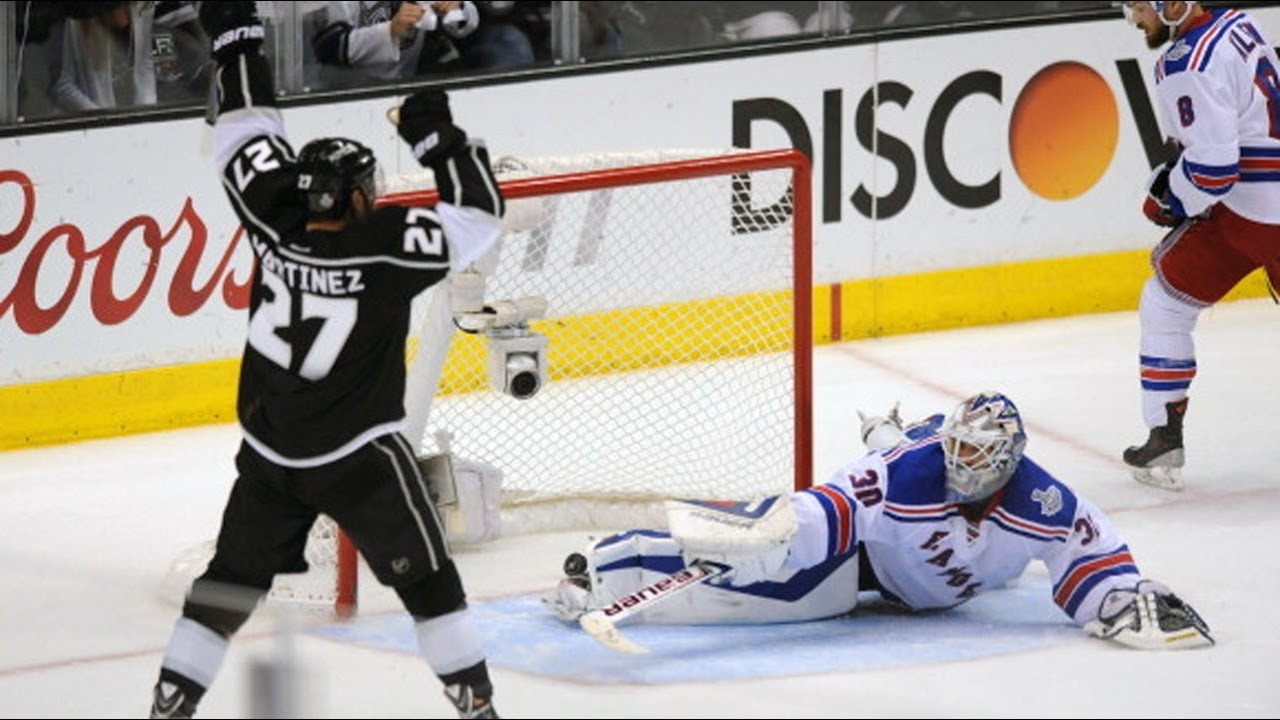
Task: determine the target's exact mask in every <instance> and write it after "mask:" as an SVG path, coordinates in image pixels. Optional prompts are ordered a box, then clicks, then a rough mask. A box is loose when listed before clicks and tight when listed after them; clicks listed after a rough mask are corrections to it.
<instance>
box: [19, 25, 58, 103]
mask: <svg viewBox="0 0 1280 720" xmlns="http://www.w3.org/2000/svg"><path fill="white" fill-rule="evenodd" d="M63 22H64V21H63V11H62V3H60V2H56V1H54V0H46V1H44V2H40V1H37V2H20V3H18V7H17V23H16V26H15V27H14V40H15V42H16V45H15V47H17V49H18V53H17V58H16V62H17V65H16V66H17V88H18V117H19V118H20V119H24V120H30V119H33V118H42V117H48V116H50V115H53V114H55V113H56V110H55V109H54V106H53V101H52V98H51V97H50V95H49V88H50V87H51V86H52V85H53V81H54V79H56V78H57V76H58V66H59V64H60V63H59V56H58V54H56V53H55V51H57V52H61V48H62V24H63ZM55 36H56V37H57V41H54V40H53V38H54V37H55Z"/></svg>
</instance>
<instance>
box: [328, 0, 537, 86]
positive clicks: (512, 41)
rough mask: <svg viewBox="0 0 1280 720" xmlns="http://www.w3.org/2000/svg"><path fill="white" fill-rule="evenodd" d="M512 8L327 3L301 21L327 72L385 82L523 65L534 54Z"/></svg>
mask: <svg viewBox="0 0 1280 720" xmlns="http://www.w3.org/2000/svg"><path fill="white" fill-rule="evenodd" d="M514 5H515V3H492V2H471V1H470V0H466V1H464V2H457V1H456V0H447V1H445V0H436V1H434V2H425V1H423V2H401V1H400V0H395V1H394V2H388V1H386V0H375V1H368V0H362V1H361V2H329V3H325V4H324V7H323V9H322V10H321V11H318V12H315V13H312V16H311V18H310V19H309V22H311V23H312V24H314V25H315V26H317V29H316V30H315V31H314V33H313V34H312V38H311V48H312V50H313V52H314V53H315V56H316V59H317V60H318V61H319V62H320V63H321V67H322V68H324V69H326V70H328V71H332V70H340V69H341V68H348V69H352V70H355V71H358V72H359V73H360V74H361V75H363V76H364V77H366V78H374V79H377V80H386V81H393V80H410V79H413V78H416V77H422V76H425V75H439V74H442V73H452V72H457V71H464V70H484V69H489V68H496V67H519V66H523V65H529V64H531V63H533V62H534V60H535V52H534V48H533V45H532V44H531V41H530V38H529V37H528V36H527V35H526V34H525V32H524V30H522V29H521V27H520V25H519V24H517V23H516V22H514V21H515V20H516V19H517V17H523V16H524V15H523V13H521V14H520V15H518V16H517V14H516V13H515V12H514V11H516V10H517V8H515V7H514ZM525 9H526V8H520V10H521V11H523V10H525ZM326 75H329V76H333V73H332V72H327V73H326Z"/></svg>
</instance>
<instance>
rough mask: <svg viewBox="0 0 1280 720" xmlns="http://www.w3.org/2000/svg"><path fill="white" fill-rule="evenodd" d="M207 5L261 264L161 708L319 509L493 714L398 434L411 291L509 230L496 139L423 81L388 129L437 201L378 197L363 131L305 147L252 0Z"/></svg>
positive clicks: (298, 553)
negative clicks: (491, 151)
mask: <svg viewBox="0 0 1280 720" xmlns="http://www.w3.org/2000/svg"><path fill="white" fill-rule="evenodd" d="M199 19H200V24H201V26H202V27H203V28H204V30H205V32H206V33H207V34H208V36H209V37H210V38H211V39H212V47H213V58H214V61H215V62H216V64H217V71H216V78H215V81H216V87H217V89H218V97H217V101H218V113H217V122H216V123H215V125H214V129H213V133H214V154H215V158H216V162H217V166H218V168H219V172H220V179H221V181H222V184H223V186H224V187H225V188H226V191H227V195H228V197H229V199H230V200H231V204H232V207H233V208H234V209H235V211H236V213H237V214H238V216H239V218H240V221H241V223H242V224H243V226H244V229H245V232H246V234H247V236H248V238H249V243H250V247H251V248H252V250H253V252H254V255H255V258H256V260H257V265H256V268H255V272H254V278H253V286H252V288H251V291H250V302H249V318H248V320H249V322H248V339H247V342H246V344H245V348H244V356H243V358H242V361H241V366H240V384H239V390H238V393H239V394H238V398H237V416H238V418H239V421H240V426H241V430H242V438H243V440H242V442H241V445H240V448H239V452H238V453H237V455H236V468H237V470H238V472H239V476H238V477H237V479H236V481H235V484H234V485H233V486H232V488H231V494H230V497H229V498H228V500H227V505H226V509H225V511H224V513H223V516H222V526H221V528H220V530H219V532H218V539H217V545H216V550H215V553H214V556H213V558H212V560H210V562H209V566H208V569H207V570H206V571H205V572H204V574H202V575H201V576H200V577H199V578H197V579H196V580H195V582H194V583H193V584H192V587H191V590H190V592H189V593H188V595H187V599H186V602H185V603H184V605H183V608H182V616H181V617H180V618H178V620H177V621H176V622H175V624H174V627H173V632H172V634H171V635H170V638H169V644H168V647H167V648H166V650H165V654H164V659H163V660H162V662H161V666H160V677H159V680H158V681H157V682H156V685H155V689H154V692H153V704H152V707H151V717H192V716H193V715H194V713H195V711H196V707H197V704H198V703H199V701H200V700H201V698H202V696H203V695H204V694H205V692H206V690H207V689H208V688H209V687H210V685H211V684H212V683H213V681H214V678H215V677H216V675H217V673H218V670H219V668H220V666H221V664H222V661H223V658H224V656H225V655H226V652H227V647H228V644H229V642H230V639H231V636H232V635H233V634H234V633H235V632H236V631H237V630H239V628H240V627H241V626H242V625H243V624H244V623H245V621H246V620H247V619H248V618H249V615H250V614H251V613H252V611H253V609H254V607H255V606H256V604H257V602H258V601H259V600H260V599H261V598H262V597H263V596H265V595H266V593H267V591H268V590H269V589H270V587H271V584H272V580H273V579H274V577H275V576H276V575H277V574H278V573H290V572H302V571H305V570H306V567H307V565H306V562H305V560H304V559H303V548H304V546H305V544H306V540H307V534H308V530H309V529H310V528H311V525H312V523H313V522H314V521H315V519H316V517H317V514H318V513H324V514H326V515H328V516H330V517H332V518H333V519H334V520H336V521H337V522H338V524H339V525H340V526H341V527H342V528H343V529H344V530H345V531H346V532H347V534H348V535H349V536H350V538H351V540H352V541H353V543H354V544H355V546H356V548H357V549H358V550H359V551H360V553H361V556H362V557H363V558H364V560H365V561H366V563H367V564H368V566H369V568H370V569H371V570H372V571H373V573H374V574H375V575H376V576H377V578H378V580H379V582H381V583H382V584H384V585H387V586H389V587H391V588H392V589H394V590H395V592H396V594H397V595H398V596H399V597H400V600H401V602H402V603H403V605H404V607H405V609H406V610H407V611H408V612H409V614H410V616H411V617H412V618H413V624H414V630H415V635H416V638H417V640H418V645H419V651H420V653H421V655H422V657H423V658H424V659H425V660H426V662H427V664H428V666H429V667H430V668H431V670H432V671H433V672H434V673H435V675H436V676H437V677H438V678H439V679H440V681H441V683H442V684H443V685H444V687H445V694H446V696H447V697H448V698H449V700H450V701H451V702H452V703H453V705H454V706H455V707H456V708H457V712H458V715H459V716H460V717H464V718H474V717H480V718H485V717H497V715H496V713H495V711H494V706H493V703H492V695H493V687H492V684H491V682H490V679H489V673H488V669H487V666H486V662H485V655H484V650H483V648H482V647H481V643H480V637H479V633H478V632H477V630H476V628H475V626H474V624H473V621H472V618H471V615H470V613H469V610H468V607H467V603H466V595H465V593H464V591H463V586H462V580H461V579H460V577H459V575H458V571H457V568H456V567H455V565H454V562H453V560H452V558H450V555H449V549H448V546H447V545H446V542H445V533H444V529H443V528H442V526H441V523H440V519H439V517H438V516H437V514H436V511H435V508H434V507H433V505H432V502H431V499H430V497H429V493H428V489H427V483H426V481H425V480H424V478H423V475H422V472H421V471H420V469H419V463H418V459H417V458H416V457H415V453H414V452H413V450H412V448H411V446H410V444H409V442H408V441H406V440H405V438H404V436H403V435H402V434H401V430H402V429H403V427H404V424H405V408H404V393H405V342H406V335H407V333H408V327H409V316H410V302H411V301H412V299H413V298H414V296H416V295H418V294H419V293H420V292H421V291H422V290H424V289H425V288H427V287H429V286H431V285H434V284H436V283H438V282H441V281H442V280H444V279H445V278H446V277H447V276H448V275H449V274H450V273H451V272H452V271H454V270H458V269H461V268H465V267H467V266H468V265H470V264H471V263H472V262H474V261H475V260H476V259H478V258H480V257H481V256H482V255H483V254H484V253H486V252H488V250H489V249H490V248H492V247H493V246H494V244H495V243H496V242H497V240H498V237H499V235H500V230H501V221H500V219H499V218H500V217H501V216H502V213H503V200H502V197H501V195H500V194H499V192H498V190H497V183H496V182H495V180H494V178H493V173H492V170H491V168H490V166H489V157H488V153H487V152H486V151H485V149H484V146H483V145H482V144H481V143H479V142H478V141H475V140H469V139H468V137H467V134H466V133H465V132H464V131H463V130H462V129H461V128H459V127H458V126H456V125H454V124H453V118H452V114H451V113H450V110H449V103H448V98H447V97H446V96H445V94H444V93H443V92H441V91H439V90H430V89H428V90H422V91H419V92H417V93H414V94H413V95H411V96H410V97H409V98H408V99H407V100H405V102H404V104H403V105H402V106H401V107H400V109H399V115H398V122H397V131H398V132H399V134H400V136H401V137H402V138H403V139H404V140H405V142H406V143H408V145H409V147H410V148H411V151H412V152H413V154H414V156H415V158H416V159H417V160H418V162H419V163H420V164H422V165H423V166H424V167H428V168H431V170H432V171H433V173H434V174H435V176H436V181H437V187H438V188H439V192H440V201H439V203H438V204H437V205H436V206H435V207H434V208H423V207H415V208H409V207H403V206H386V207H380V208H375V207H374V200H375V199H376V197H377V194H378V182H377V179H378V165H377V161H376V159H375V158H374V156H373V153H372V152H371V151H370V150H369V149H368V148H366V147H365V146H363V145H362V144H360V143H359V142H357V141H355V140H351V139H347V138H333V137H328V138H320V139H317V140H313V141H311V142H309V143H307V144H306V145H304V146H303V147H302V149H301V150H300V151H299V152H298V154H297V156H296V157H295V155H294V152H293V149H292V147H291V146H290V144H289V141H288V139H287V137H286V135H285V132H284V124H283V121H282V119H281V115H280V113H279V111H278V110H277V109H276V105H275V98H276V94H275V91H274V88H273V81H272V77H271V66H270V64H269V63H268V61H267V58H266V57H265V55H264V54H263V52H262V44H263V38H264V31H263V26H262V24H261V22H260V20H259V18H258V15H257V12H256V10H255V3H253V2H205V3H201V5H200V9H199ZM236 598H238V599H239V600H238V601H233V602H227V600H235V599H236Z"/></svg>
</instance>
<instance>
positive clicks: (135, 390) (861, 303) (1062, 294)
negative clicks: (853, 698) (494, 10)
mask: <svg viewBox="0 0 1280 720" xmlns="http://www.w3.org/2000/svg"><path fill="white" fill-rule="evenodd" d="M1148 257H1149V253H1148V252H1147V251H1133V252H1121V253H1106V254H1100V255H1087V256H1082V257H1072V258H1063V259H1054V260H1035V261H1029V262H1019V263H1010V264H1007V265H998V266H988V267H978V268H965V269H959V270H944V271H938V272H930V273H920V274H916V275H902V276H894V277H885V278H876V279H871V280H856V281H850V282H845V283H840V288H841V305H840V315H841V328H840V329H841V338H842V339H843V340H855V339H859V338H867V337H880V336H886V335H901V334H909V333H921V332H931V331H935V330H946V329H951V328H957V327H968V326H976V325H992V324H1001V323H1010V322H1021V321H1026V320H1037V319H1044V318H1054V317H1065V316H1069V315H1087V314H1095V313H1105V312H1120V311H1126V310H1129V311H1131V310H1134V309H1136V308H1137V303H1138V294H1139V292H1140V291H1141V289H1142V284H1143V283H1144V282H1146V279H1147V278H1148V277H1149V276H1150V274H1151V268H1150V265H1149V261H1148ZM831 287H832V286H830V285H824V286H820V287H815V288H814V298H813V301H814V313H813V314H814V339H815V342H817V343H819V344H822V343H827V342H830V341H831V338H832V332H831V318H832V307H831ZM1266 296H1267V284H1266V277H1265V275H1264V274H1263V273H1262V272H1261V271H1259V272H1255V273H1253V274H1251V275H1250V276H1249V277H1247V278H1245V280H1244V281H1243V282H1241V283H1240V284H1239V285H1238V286H1236V287H1235V288H1234V289H1233V290H1232V291H1231V292H1230V293H1229V294H1228V295H1227V296H1226V297H1225V298H1224V299H1223V301H1224V302H1227V301H1233V300H1242V299H1246V298H1258V297H1266ZM702 302H704V303H706V304H707V307H706V308H703V311H704V312H706V313H708V317H713V316H714V313H715V312H716V311H717V309H718V307H719V304H720V303H722V302H730V301H721V300H713V301H702ZM671 310H672V308H659V309H656V310H655V309H646V310H641V311H636V310H628V311H624V312H627V313H635V312H649V313H653V312H659V313H662V312H668V311H671ZM616 325H617V326H618V327H625V326H626V323H621V322H619V323H616ZM708 327H710V324H708ZM536 329H538V330H539V331H541V332H545V333H547V334H548V335H549V336H550V338H551V343H552V345H551V347H552V348H555V350H554V352H560V353H567V355H565V356H564V357H562V358H560V365H561V366H562V367H568V366H569V365H568V364H567V363H566V362H564V361H565V360H566V359H569V358H574V357H576V356H580V355H582V354H584V352H585V349H587V347H588V345H589V349H590V352H591V354H594V355H600V354H604V355H606V356H609V357H612V358H613V359H614V360H615V362H616V366H614V367H612V368H611V370H612V371H621V370H627V369H634V368H636V367H652V366H656V365H661V364H664V363H667V362H671V361H672V359H673V357H674V355H672V354H671V353H672V352H673V351H674V349H675V348H676V347H677V343H678V340H679V339H678V338H671V339H670V342H668V343H665V344H663V345H661V346H659V347H658V349H659V352H658V353H657V354H656V355H645V356H640V355H637V354H635V353H633V352H630V351H629V350H628V348H629V343H628V337H627V335H626V334H625V333H623V332H619V333H616V334H610V335H605V336H600V335H598V334H597V335H594V336H593V337H591V338H590V340H589V342H588V340H587V339H584V338H581V337H575V335H574V333H573V323H569V322H566V321H563V320H562V321H548V322H544V323H541V324H539V325H537V326H536ZM697 331H698V330H693V329H691V332H697ZM702 331H703V332H707V331H708V330H707V329H706V328H704V329H702ZM714 346H715V347H720V348H721V349H722V351H723V352H724V354H726V355H727V354H732V347H733V343H732V342H731V341H727V339H726V338H721V339H719V340H718V341H717V343H715V344H714ZM477 351H479V350H477ZM1136 351H1137V349H1136V346H1135V348H1134V352H1136ZM554 360H556V358H555V356H553V361H554ZM556 364H557V363H556V362H552V363H551V366H552V368H553V377H555V375H554V372H555V367H556ZM239 366H240V361H239V359H230V360H217V361H211V362H201V363H194V364H190V365H173V366H166V367H160V368H150V369H146V370H133V371H128V372H119V373H108V374H103V375H92V376H86V377H79V378H70V379H66V380H54V381H49V382H40V383H32V384H27V385H11V386H6V387H0V450H15V449H23V448H33V447H39V446H43V445H52V444H57V443H66V442H74V441H79V440H89V439H93V438H105V437H115V436H119V435H128V434H133V433H142V432H152V431H156V430H170V429H174V428H181V427H189V426H193V425H202V424H209V423H224V422H232V421H234V420H235V387H236V378H237V375H238V372H239ZM450 372H455V371H452V370H450V369H449V368H448V367H446V378H448V377H450V375H449V374H448V373H450ZM446 382H450V381H446ZM467 382H469V383H470V384H469V385H468V384H467V383H466V382H464V383H463V384H462V386H460V387H457V388H454V390H455V391H461V390H467V389H477V388H476V385H477V383H476V381H475V380H474V379H473V380H471V381H467Z"/></svg>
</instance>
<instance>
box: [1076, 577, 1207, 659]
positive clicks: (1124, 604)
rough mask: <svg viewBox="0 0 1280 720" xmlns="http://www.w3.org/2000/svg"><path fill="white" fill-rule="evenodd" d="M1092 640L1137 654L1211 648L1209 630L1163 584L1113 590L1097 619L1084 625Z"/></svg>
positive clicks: (1146, 581)
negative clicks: (1129, 648)
mask: <svg viewBox="0 0 1280 720" xmlns="http://www.w3.org/2000/svg"><path fill="white" fill-rule="evenodd" d="M1085 630H1087V631H1088V632H1089V634H1090V635H1093V636H1094V637H1098V638H1102V639H1103V640H1114V641H1116V642H1118V643H1120V644H1121V645H1127V646H1129V647H1133V648H1138V649H1140V650H1174V649H1181V648H1196V647H1205V646H1208V645H1213V644H1214V640H1213V637H1212V636H1211V635H1209V626H1208V625H1207V624H1205V621H1204V620H1202V619H1201V618H1200V615H1199V614H1198V613H1197V612H1196V611H1195V610H1194V609H1192V607H1191V606H1190V605H1188V604H1187V603H1185V602H1183V601H1182V599H1181V598H1179V597H1178V596H1177V595H1174V594H1173V593H1172V592H1171V591H1170V590H1169V588H1167V587H1165V585H1164V584H1163V583H1159V582H1156V581H1154V580H1143V581H1142V582H1140V583H1138V584H1137V586H1136V587H1134V588H1132V589H1124V588H1116V589H1114V590H1111V591H1110V592H1108V593H1107V595H1106V597H1104V598H1103V599H1102V607H1101V608H1100V609H1099V610H1098V619H1097V620H1094V621H1093V622H1090V623H1089V624H1088V625H1085Z"/></svg>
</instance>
